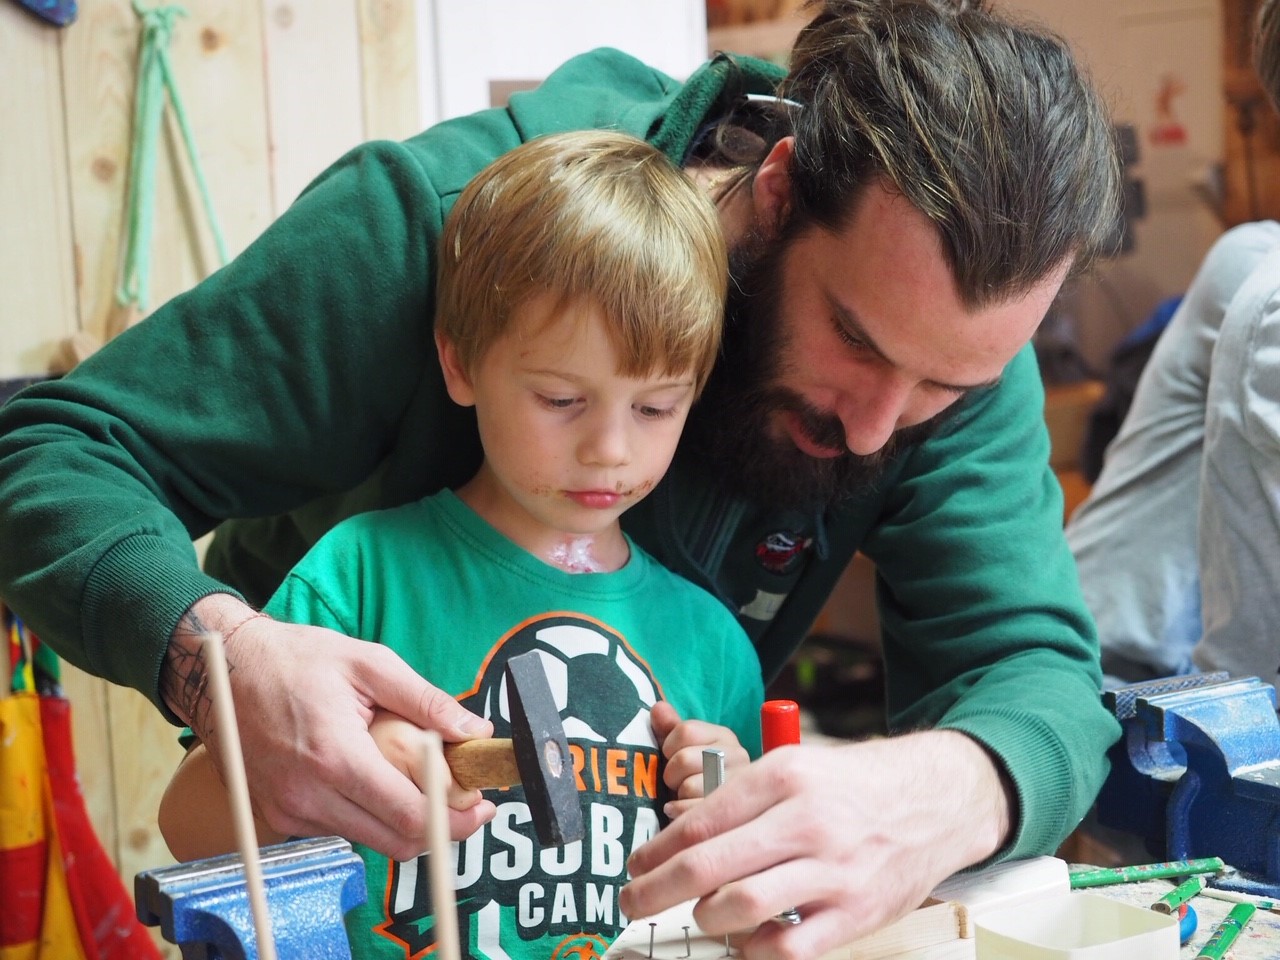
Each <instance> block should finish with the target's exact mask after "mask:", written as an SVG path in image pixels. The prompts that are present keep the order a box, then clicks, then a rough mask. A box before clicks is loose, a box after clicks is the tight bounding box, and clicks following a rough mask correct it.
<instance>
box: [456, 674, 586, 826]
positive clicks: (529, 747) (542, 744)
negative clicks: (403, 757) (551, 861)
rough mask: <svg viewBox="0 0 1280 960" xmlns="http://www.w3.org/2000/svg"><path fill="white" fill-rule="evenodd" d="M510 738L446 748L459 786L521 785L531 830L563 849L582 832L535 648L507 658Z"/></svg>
mask: <svg viewBox="0 0 1280 960" xmlns="http://www.w3.org/2000/svg"><path fill="white" fill-rule="evenodd" d="M505 676H506V687H507V703H508V707H509V712H510V714H511V739H509V740H506V739H488V740H466V741H463V742H462V743H449V744H445V747H444V758H445V761H446V762H447V763H448V764H449V770H450V772H451V773H452V774H453V779H454V780H455V781H457V783H458V785H459V786H461V787H462V788H463V789H466V790H486V789H492V788H495V787H511V786H515V785H516V784H524V794H525V799H526V800H527V801H528V803H529V812H530V813H531V814H532V816H533V828H534V831H535V832H536V833H537V835H538V842H539V843H540V844H542V846H544V847H562V846H564V845H565V844H566V843H572V842H573V841H574V840H581V839H582V837H583V835H584V834H585V833H586V828H585V827H584V826H583V822H582V804H581V803H580V802H579V800H578V788H577V786H576V784H575V782H574V774H573V762H572V759H571V758H570V756H569V742H568V741H567V740H566V739H565V735H564V724H563V723H562V722H561V721H560V709H559V708H558V707H557V706H556V701H555V696H554V694H552V692H551V684H550V683H548V682H547V674H546V671H545V670H544V669H543V666H542V656H541V654H539V653H538V651H536V650H530V651H529V652H528V653H522V654H520V655H519V656H516V657H512V658H511V659H510V660H508V661H507V666H506V670H505Z"/></svg>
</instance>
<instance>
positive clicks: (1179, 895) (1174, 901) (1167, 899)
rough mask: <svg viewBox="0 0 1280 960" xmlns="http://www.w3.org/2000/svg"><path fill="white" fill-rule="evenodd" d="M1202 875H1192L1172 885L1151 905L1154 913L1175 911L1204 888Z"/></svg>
mask: <svg viewBox="0 0 1280 960" xmlns="http://www.w3.org/2000/svg"><path fill="white" fill-rule="evenodd" d="M1204 885H1205V879H1204V877H1192V878H1191V879H1190V880H1187V881H1186V882H1185V883H1181V884H1179V885H1178V886H1176V887H1174V888H1173V889H1172V890H1170V891H1169V892H1168V893H1166V894H1165V895H1164V896H1163V897H1161V898H1160V899H1159V900H1157V901H1156V902H1155V903H1153V904H1152V905H1151V909H1152V910H1154V911H1155V912H1156V913H1176V912H1177V909H1178V908H1179V907H1180V906H1182V905H1183V904H1184V903H1186V902H1187V901H1188V900H1190V899H1191V898H1192V897H1194V896H1195V895H1196V894H1197V893H1199V892H1200V891H1201V890H1203V889H1204Z"/></svg>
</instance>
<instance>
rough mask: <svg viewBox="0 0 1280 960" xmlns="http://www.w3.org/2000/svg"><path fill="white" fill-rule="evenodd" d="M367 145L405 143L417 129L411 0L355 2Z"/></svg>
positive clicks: (415, 43)
mask: <svg viewBox="0 0 1280 960" xmlns="http://www.w3.org/2000/svg"><path fill="white" fill-rule="evenodd" d="M358 2H359V16H360V73H361V77H362V82H361V85H360V86H361V93H362V96H361V103H362V105H363V107H364V136H365V139H366V140H404V139H406V138H408V137H411V136H413V135H414V134H415V133H418V132H419V131H420V129H421V123H422V120H421V112H420V109H419V105H418V25H417V14H416V11H415V6H416V4H415V3H414V0H358Z"/></svg>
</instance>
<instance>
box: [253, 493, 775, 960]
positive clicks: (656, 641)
mask: <svg viewBox="0 0 1280 960" xmlns="http://www.w3.org/2000/svg"><path fill="white" fill-rule="evenodd" d="M267 611H268V612H269V613H270V614H271V615H272V616H275V617H277V618H279V619H284V620H290V621H294V622H304V623H313V624H317V625H320V626H325V627H330V628H332V629H335V630H339V631H342V632H343V633H346V634H349V635H350V636H353V637H362V638H364V639H367V640H376V641H378V642H380V643H384V644H386V645H387V646H389V647H391V648H392V649H393V650H395V651H396V652H397V653H398V654H400V655H401V656H402V657H403V658H404V659H405V660H406V661H407V662H408V663H409V665H410V666H412V667H413V668H414V669H415V670H417V671H418V672H419V673H421V674H422V675H423V676H424V677H426V678H427V679H428V680H430V681H431V682H432V683H434V684H435V685H436V686H438V687H440V688H442V689H444V690H446V691H448V692H449V693H451V694H453V695H455V696H456V697H457V698H458V699H459V700H460V701H461V702H462V703H463V704H464V705H465V706H467V707H468V708H470V709H471V710H472V711H473V712H475V713H477V714H480V715H481V716H485V717H488V718H489V719H490V720H492V721H493V722H494V727H495V731H494V735H495V736H499V737H501V736H509V735H510V731H509V724H508V721H507V714H506V701H505V694H504V691H503V684H502V677H503V669H504V666H505V664H506V661H507V660H508V659H510V658H511V657H513V656H516V655H518V654H521V653H525V652H527V651H529V650H538V651H540V652H541V654H542V657H543V663H544V665H545V666H546V668H547V675H548V680H549V681H550V683H551V687H552V691H553V692H554V693H555V695H556V702H557V705H558V706H559V707H560V708H561V717H562V718H563V720H564V725H565V733H566V736H567V738H568V741H569V746H570V753H571V754H572V756H573V761H574V766H575V771H576V774H577V779H578V789H579V791H580V796H581V799H582V804H583V819H584V821H585V824H586V837H585V839H583V840H582V841H579V842H575V843H572V844H569V845H567V846H565V847H563V848H559V849H557V848H547V849H539V847H538V845H537V840H536V837H535V835H534V833H533V825H532V821H531V820H530V816H529V809H528V806H527V804H526V803H525V799H524V791H523V788H521V787H513V788H510V789H508V790H498V791H488V792H487V794H486V795H487V796H489V798H490V799H492V800H493V801H494V802H495V803H496V804H497V806H498V814H497V816H496V817H495V819H494V820H493V821H492V822H491V823H489V824H487V825H486V826H485V827H483V828H482V829H480V830H479V831H477V832H476V833H474V834H472V835H471V836H470V837H469V838H467V839H466V840H465V841H463V842H461V843H454V844H452V845H451V849H450V852H449V856H450V857H451V858H452V867H451V870H452V873H453V875H454V877H455V888H456V896H457V900H458V929H459V931H460V939H461V940H462V952H463V956H464V957H475V958H492V960H502V958H507V957H509V958H512V960H519V958H529V960H546V958H547V957H551V956H574V957H578V958H582V960H586V958H589V957H591V956H598V955H600V954H603V953H604V951H605V949H606V948H607V947H608V945H609V943H610V942H611V941H612V940H613V939H614V938H615V937H616V936H617V935H618V934H619V933H621V931H622V929H623V927H625V926H626V923H627V919H626V918H625V917H624V916H622V914H621V913H619V911H618V908H617V894H618V891H619V890H620V889H621V887H622V885H623V883H625V881H626V860H627V857H628V856H629V855H630V853H631V851H632V850H634V849H635V848H636V847H637V846H639V845H640V844H641V843H643V842H644V841H645V840H647V839H649V838H650V837H652V836H653V835H654V834H655V833H656V832H657V831H658V829H659V826H660V824H661V807H662V804H663V802H664V801H665V800H666V799H669V797H668V796H667V795H666V791H665V788H663V786H662V781H661V763H660V752H659V750H658V746H657V743H656V742H655V740H654V736H653V731H652V729H651V728H650V726H649V708H650V707H651V706H652V705H653V703H654V702H655V700H658V699H662V700H667V701H669V702H670V703H671V704H672V705H674V706H675V707H676V709H677V710H678V711H679V712H680V715H681V716H682V717H685V718H691V719H699V720H706V721H710V722H712V723H719V724H723V725H725V726H728V727H730V728H731V729H733V730H734V732H735V733H736V734H737V736H738V739H739V740H740V741H741V742H742V744H743V745H744V746H745V747H746V748H747V750H748V751H749V752H750V753H751V755H752V756H753V757H754V756H758V755H759V752H760V731H759V715H760V704H761V702H762V700H763V689H762V681H761V677H760V665H759V661H758V660H757V658H756V655H755V652H754V650H753V649H752V647H751V644H750V643H749V642H748V640H747V638H746V635H745V634H744V633H743V631H742V628H741V627H739V626H738V624H737V621H736V620H735V619H734V617H733V616H732V615H731V614H730V613H729V612H728V611H727V610H726V609H725V608H724V607H723V606H722V605H721V604H720V603H719V602H717V601H716V600H715V599H714V598H712V597H711V596H710V595H709V594H707V593H705V592H704V591H702V590H700V589H698V588H697V587H695V586H693V585H692V584H690V583H689V582H687V581H685V580H683V579H681V578H679V577H677V576H675V575H674V574H672V573H670V572H669V571H667V570H666V569H665V568H664V567H662V566H661V565H660V564H658V563H657V562H656V561H654V560H653V558H652V557H650V556H649V555H648V554H646V553H645V552H643V551H642V550H640V549H639V548H638V547H636V546H635V545H634V544H632V546H631V559H630V561H629V562H628V563H627V565H626V566H625V567H623V568H622V569H621V570H618V571H617V572H615V573H608V574H570V573H565V572H564V571H562V570H559V569H556V568H554V567H551V566H548V565H547V564H545V563H543V562H542V561H540V560H538V559H537V558H535V557H533V556H531V555H530V554H528V553H526V552H525V551H524V550H522V549H521V548H520V547H518V546H516V545H515V544H514V543H512V542H511V541H509V540H507V539H506V538H505V537H503V536H502V535H501V534H499V533H498V532H497V531H495V530H494V529H493V528H492V527H490V526H489V525H488V524H487V523H485V522H484V521H483V520H481V519H480V518H479V517H478V516H477V515H476V514H475V513H473V512H472V511H471V510H470V509H469V508H468V507H467V506H466V505H464V504H463V503H462V502H461V501H460V500H459V499H458V498H457V497H456V496H455V495H454V494H453V493H452V492H450V491H444V492H442V493H440V494H437V495H436V496H434V497H429V498H427V499H424V500H421V501H419V502H417V503H413V504H409V505H407V506H404V507H399V508H396V509H393V510H384V511H375V512H371V513H367V514H361V515H359V516H356V517H353V518H351V519H349V520H347V521H344V522H343V523H341V524H339V525H338V526H337V527H335V528H334V529H333V530H332V531H331V532H330V533H328V534H327V535H326V536H325V537H323V538H322V539H321V540H320V541H319V542H318V543H317V544H316V545H315V547H314V548H312V550H311V551H310V552H309V553H308V554H307V556H306V557H304V558H303V560H302V562H301V563H299V564H298V566H297V567H296V568H295V569H294V570H293V571H292V572H291V573H290V574H289V575H288V577H287V578H286V580H285V582H284V584H283V585H282V586H281V588H280V590H279V592H277V593H276V595H275V596H274V597H273V598H272V600H271V602H270V603H269V604H268V605H267ZM357 849H358V850H359V852H360V855H361V857H363V859H364V862H365V870H366V883H367V885H368V900H367V902H366V903H365V904H364V905H363V906H361V907H358V908H356V909H355V910H353V911H352V912H351V913H350V914H349V915H348V917H347V926H348V931H349V933H350V936H351V941H352V950H353V955H354V956H355V957H357V958H372V957H377V958H393V957H395V958H400V960H407V958H409V957H412V956H417V955H419V954H420V953H421V951H423V950H424V949H428V948H430V947H431V946H432V945H433V944H434V939H433V937H434V922H433V918H432V911H431V893H430V889H429V882H428V870H427V865H426V861H425V858H418V859H416V860H413V861H409V862H406V863H398V862H395V861H388V860H387V858H385V857H383V856H381V855H380V854H377V853H375V852H374V851H372V850H369V849H368V848H364V847H357ZM593 951H594V952H593Z"/></svg>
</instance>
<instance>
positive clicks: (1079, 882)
mask: <svg viewBox="0 0 1280 960" xmlns="http://www.w3.org/2000/svg"><path fill="white" fill-rule="evenodd" d="M1223 866H1224V864H1223V862H1222V858H1221V857H1205V858H1204V859H1201V860H1172V861H1170V862H1168V863H1141V864H1137V865H1136V866H1132V867H1115V868H1114V869H1105V870H1077V871H1076V872H1075V873H1072V874H1070V880H1071V889H1072V890H1079V889H1081V888H1082V887H1105V886H1108V885H1110V884H1113V883H1133V882H1135V881H1138V880H1156V879H1159V878H1161V877H1181V876H1186V875H1188V874H1193V873H1217V872H1218V871H1219V870H1221V869H1222V868H1223Z"/></svg>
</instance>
